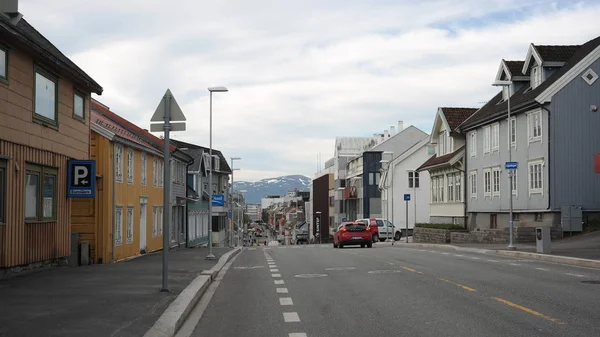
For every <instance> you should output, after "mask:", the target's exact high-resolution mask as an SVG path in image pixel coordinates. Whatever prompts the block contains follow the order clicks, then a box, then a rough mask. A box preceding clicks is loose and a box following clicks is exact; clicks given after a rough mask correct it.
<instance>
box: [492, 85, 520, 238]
mask: <svg viewBox="0 0 600 337" xmlns="http://www.w3.org/2000/svg"><path fill="white" fill-rule="evenodd" d="M492 85H493V86H495V87H502V90H503V91H504V89H505V88H506V91H507V94H506V97H507V98H506V100H507V105H508V108H507V111H508V124H507V130H508V132H507V134H508V141H507V144H508V161H509V162H512V148H511V141H510V138H511V136H512V134H511V126H510V88H511V85H512V81H496V82H494V83H493V84H492ZM507 171H508V200H509V202H508V205H509V206H508V207H509V211H508V221H509V224H510V227H509V236H510V240H509V243H508V247H506V249H508V250H516V249H517V247H516V246H515V245H514V244H513V231H514V221H513V194H512V186H513V175H514V169H507Z"/></svg>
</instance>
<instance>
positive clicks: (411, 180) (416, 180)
mask: <svg viewBox="0 0 600 337" xmlns="http://www.w3.org/2000/svg"><path fill="white" fill-rule="evenodd" d="M411 174H412V176H411ZM406 175H407V177H408V188H412V189H419V188H420V187H421V178H420V177H419V172H417V171H414V170H408V171H406Z"/></svg>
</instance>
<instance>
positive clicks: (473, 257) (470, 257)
mask: <svg viewBox="0 0 600 337" xmlns="http://www.w3.org/2000/svg"><path fill="white" fill-rule="evenodd" d="M469 259H472V260H481V259H480V258H478V257H476V256H469Z"/></svg>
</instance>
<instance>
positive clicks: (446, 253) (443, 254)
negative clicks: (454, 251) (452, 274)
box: [442, 253, 450, 255]
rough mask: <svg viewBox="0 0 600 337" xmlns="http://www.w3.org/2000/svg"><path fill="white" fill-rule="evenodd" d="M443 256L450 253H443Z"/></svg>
mask: <svg viewBox="0 0 600 337" xmlns="http://www.w3.org/2000/svg"><path fill="white" fill-rule="evenodd" d="M442 255H450V253H442Z"/></svg>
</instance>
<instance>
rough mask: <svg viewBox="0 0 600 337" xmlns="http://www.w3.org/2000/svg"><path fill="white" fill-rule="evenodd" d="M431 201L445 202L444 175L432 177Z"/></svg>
mask: <svg viewBox="0 0 600 337" xmlns="http://www.w3.org/2000/svg"><path fill="white" fill-rule="evenodd" d="M431 202H444V176H436V177H432V178H431Z"/></svg>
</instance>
